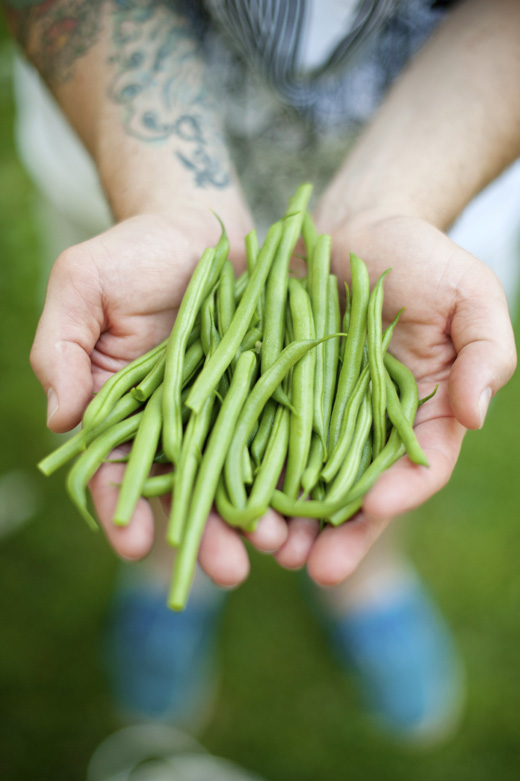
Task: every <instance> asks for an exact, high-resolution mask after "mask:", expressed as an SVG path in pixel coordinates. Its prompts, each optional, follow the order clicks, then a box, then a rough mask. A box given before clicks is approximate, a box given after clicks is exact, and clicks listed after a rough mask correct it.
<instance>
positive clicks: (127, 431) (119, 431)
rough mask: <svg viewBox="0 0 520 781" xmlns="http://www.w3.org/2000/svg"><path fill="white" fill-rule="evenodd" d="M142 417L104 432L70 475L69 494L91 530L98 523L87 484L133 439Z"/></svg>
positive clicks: (83, 454)
mask: <svg viewBox="0 0 520 781" xmlns="http://www.w3.org/2000/svg"><path fill="white" fill-rule="evenodd" d="M142 416H143V413H142V412H138V413H137V415H133V416H132V417H130V418H127V419H126V420H122V421H120V422H119V423H116V424H115V425H114V426H111V427H110V428H109V429H107V430H106V431H104V432H103V433H102V434H101V435H100V436H98V437H97V438H96V439H95V440H94V441H93V442H92V443H91V444H90V445H89V446H88V448H87V449H86V450H85V452H84V453H82V454H81V456H80V457H79V458H78V460H77V461H76V463H75V464H74V466H73V467H72V469H71V470H70V472H69V474H68V477H67V492H68V494H69V496H70V498H71V499H72V501H73V503H74V504H75V505H76V507H77V509H78V510H79V512H80V514H81V515H82V516H83V518H84V519H85V520H86V522H87V523H88V525H89V526H90V527H91V528H94V529H97V523H96V520H95V519H94V517H93V516H92V515H91V513H90V512H89V510H88V507H87V484H88V482H89V480H90V479H91V478H92V477H93V476H94V474H95V473H96V472H97V470H98V469H99V467H100V466H101V464H102V462H103V460H104V459H105V458H106V457H107V455H108V454H109V453H110V452H111V451H112V450H113V449H114V448H116V447H118V446H119V445H122V444H123V442H128V440H130V439H132V437H133V435H134V434H135V432H136V431H137V428H138V426H139V423H140V422H141V418H142Z"/></svg>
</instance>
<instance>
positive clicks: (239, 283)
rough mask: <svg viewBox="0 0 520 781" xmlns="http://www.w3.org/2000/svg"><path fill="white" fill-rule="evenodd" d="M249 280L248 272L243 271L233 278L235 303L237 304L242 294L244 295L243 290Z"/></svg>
mask: <svg viewBox="0 0 520 781" xmlns="http://www.w3.org/2000/svg"><path fill="white" fill-rule="evenodd" d="M248 282H249V272H248V271H244V272H243V273H242V274H240V276H239V277H237V279H236V280H235V303H236V304H237V306H238V304H239V303H240V301H241V300H242V296H243V295H244V290H245V289H246V287H247V285H248Z"/></svg>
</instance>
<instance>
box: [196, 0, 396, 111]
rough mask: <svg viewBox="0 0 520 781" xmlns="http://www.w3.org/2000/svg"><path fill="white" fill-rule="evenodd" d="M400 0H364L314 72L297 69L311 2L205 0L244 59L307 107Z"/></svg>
mask: <svg viewBox="0 0 520 781" xmlns="http://www.w3.org/2000/svg"><path fill="white" fill-rule="evenodd" d="M314 1H315V2H316V0H314ZM401 1H402V0H360V1H359V3H358V6H357V9H356V11H355V16H354V18H353V20H352V21H351V24H350V26H349V29H348V30H346V31H345V36H344V37H343V38H342V39H341V41H340V43H339V44H338V45H337V46H336V47H335V48H334V50H333V51H332V53H331V54H330V55H329V57H328V58H327V60H326V61H325V62H324V63H323V64H322V65H321V66H320V67H319V68H318V69H316V70H315V71H313V72H312V73H310V74H303V73H301V72H300V71H299V70H298V63H299V61H300V56H299V55H300V49H301V45H302V33H303V31H304V29H305V23H306V19H307V14H308V12H309V0H206V3H205V5H206V7H207V9H208V11H209V13H210V15H211V16H212V18H213V19H214V20H215V21H216V22H217V23H218V24H219V26H220V27H221V29H222V31H223V32H224V33H225V35H226V36H227V38H228V39H229V40H230V42H231V44H232V46H233V48H234V49H235V51H237V52H238V53H239V55H240V57H241V59H242V60H243V61H245V62H246V63H247V64H248V66H249V67H252V68H253V69H254V70H256V71H258V72H260V73H262V74H263V76H264V78H265V79H266V80H267V81H268V82H269V83H270V84H271V85H272V86H273V87H274V88H275V89H276V91H277V92H278V93H279V94H280V95H281V96H282V97H284V98H285V100H287V102H288V103H290V104H291V105H293V106H295V107H306V106H309V105H310V104H312V103H313V102H314V101H313V94H314V93H316V92H319V91H320V89H321V87H322V83H323V81H324V80H327V79H329V78H330V76H331V75H332V74H335V73H338V72H341V71H343V70H344V69H345V68H347V67H348V65H349V64H350V63H351V62H352V61H353V60H354V59H355V58H356V55H357V54H358V53H359V52H360V51H361V50H362V49H363V48H364V47H365V46H366V44H367V42H368V41H370V40H371V39H372V38H373V36H374V35H375V34H376V33H377V31H378V30H379V29H380V28H381V26H382V25H383V23H384V22H385V20H386V19H388V18H389V17H390V16H391V15H392V14H393V13H394V12H395V10H396V8H397V6H398V5H399V4H400V2H401Z"/></svg>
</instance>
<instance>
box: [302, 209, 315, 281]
mask: <svg viewBox="0 0 520 781" xmlns="http://www.w3.org/2000/svg"><path fill="white" fill-rule="evenodd" d="M302 233H303V243H304V244H305V253H306V255H307V283H308V286H309V290H312V276H313V275H312V260H313V253H314V247H315V246H316V241H317V240H318V231H317V230H316V226H315V224H314V221H313V219H312V217H311V215H310V214H309V212H305V214H304V215H303V224H302Z"/></svg>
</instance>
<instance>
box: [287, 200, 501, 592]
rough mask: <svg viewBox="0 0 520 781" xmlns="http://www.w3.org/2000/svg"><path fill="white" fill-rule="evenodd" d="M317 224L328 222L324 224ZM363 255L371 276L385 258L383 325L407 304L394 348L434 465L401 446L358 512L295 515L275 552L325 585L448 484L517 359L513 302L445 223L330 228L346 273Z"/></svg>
mask: <svg viewBox="0 0 520 781" xmlns="http://www.w3.org/2000/svg"><path fill="white" fill-rule="evenodd" d="M320 228H321V229H322V230H324V231H327V226H326V225H321V226H320ZM350 251H352V252H354V253H355V254H357V255H358V256H359V257H360V258H362V259H363V260H364V261H365V263H366V264H367V266H368V268H369V272H370V282H371V286H373V285H374V284H375V282H376V281H377V278H378V277H379V275H380V274H381V273H382V272H383V271H384V270H385V269H387V268H392V271H391V273H390V274H388V276H387V277H386V279H385V283H384V289H385V297H384V309H383V320H384V325H388V324H389V323H390V322H391V321H392V320H393V318H394V316H395V314H396V312H397V311H398V310H399V309H401V308H402V307H405V311H404V312H403V314H402V315H401V318H400V321H399V324H398V326H397V328H396V330H395V334H394V337H393V339H392V343H391V346H390V352H392V353H393V354H395V356H396V357H397V358H399V359H400V360H401V361H402V362H403V363H404V364H406V366H408V367H409V368H410V369H411V370H412V372H413V374H414V376H415V378H416V380H417V383H418V387H419V398H421V397H424V396H426V395H428V394H429V393H430V392H431V391H432V390H433V389H434V388H435V386H436V385H437V383H438V384H439V388H438V391H437V393H436V395H435V396H434V398H433V399H431V400H430V401H428V403H427V404H424V406H421V407H420V408H419V410H418V413H417V416H416V420H415V432H416V434H417V437H418V439H419V442H420V444H421V446H422V448H423V450H424V451H425V453H426V456H427V458H428V461H429V464H430V466H429V467H424V466H416V465H414V464H413V463H412V462H411V461H410V459H409V458H408V457H407V456H403V457H402V458H401V459H399V461H398V462H396V463H395V464H394V465H393V466H392V467H391V468H390V469H389V470H388V471H386V472H385V473H383V474H382V475H381V476H380V477H379V479H378V480H377V482H376V483H375V485H374V486H373V488H372V489H371V490H370V491H369V493H368V494H367V495H366V497H365V499H364V502H363V507H362V510H361V512H359V513H358V514H357V515H356V516H355V517H354V518H353V519H352V520H351V521H347V522H346V523H344V524H343V525H342V526H339V527H337V528H334V527H326V528H325V529H324V530H323V531H322V532H321V533H320V532H319V526H318V523H317V522H316V521H312V520H310V519H303V518H292V519H290V520H289V521H288V524H289V536H288V539H287V541H286V542H285V544H284V545H283V546H282V548H281V549H280V550H279V551H278V553H277V554H275V557H276V559H277V561H278V562H279V563H280V564H281V565H283V566H285V567H289V568H297V567H301V566H303V565H304V564H305V563H306V562H307V567H308V571H309V574H310V575H311V577H312V578H313V579H314V580H315V581H316V582H318V583H319V584H322V585H329V586H330V585H336V584H338V583H340V582H342V581H343V580H345V579H346V578H347V577H348V576H349V575H350V574H351V573H352V572H353V571H354V570H355V569H356V567H357V566H358V564H359V563H360V562H361V561H362V559H363V558H364V556H365V555H366V554H367V553H368V551H369V550H370V547H371V545H372V544H373V543H374V542H375V540H376V539H377V537H378V536H379V535H380V534H381V532H382V531H383V530H384V529H385V527H386V526H387V525H388V523H389V521H390V520H391V518H392V517H394V516H396V515H399V514H401V513H404V512H406V511H408V510H411V509H412V508H415V507H418V506H419V505H421V504H422V503H423V502H425V501H426V500H427V499H428V498H429V497H430V496H432V495H433V494H434V493H435V492H437V491H438V490H439V489H440V488H442V487H443V486H444V485H445V484H446V482H447V481H448V480H449V478H450V475H451V473H452V471H453V469H454V467H455V464H456V461H457V458H458V455H459V451H460V447H461V444H462V439H463V437H464V434H465V432H466V429H476V428H480V427H481V426H482V425H483V423H484V419H485V417H486V412H487V408H488V404H489V401H490V399H491V397H492V396H494V395H495V393H496V392H497V391H498V390H499V389H500V388H501V387H502V386H503V385H504V384H505V383H506V382H507V381H508V380H509V379H510V377H511V376H512V374H513V372H514V369H515V366H516V353H515V344H514V336H513V331H512V327H511V322H510V319H509V314H508V308H507V302H506V298H505V294H504V291H503V289H502V286H501V284H500V282H499V281H498V279H497V278H496V276H495V275H494V274H493V272H492V271H490V269H489V268H487V267H486V266H485V265H484V264H483V263H481V262H480V261H479V260H477V259H476V258H475V257H473V256H472V255H470V254H469V253H468V252H466V251H464V250H463V249H461V248H460V247H458V246H457V245H456V244H454V243H453V242H452V241H451V240H450V239H449V238H448V237H447V236H446V235H445V234H444V233H442V232H441V231H439V230H437V229H436V228H434V227H433V226H432V225H430V224H428V223H426V222H424V221H423V220H421V219H418V218H416V217H406V216H386V215H384V214H383V215H368V216H365V217H361V218H358V219H356V220H355V221H352V222H350V223H345V224H343V225H342V226H340V228H339V229H337V230H336V231H334V232H333V258H332V270H333V271H334V273H335V274H336V275H337V276H338V278H339V280H340V282H341V280H343V279H346V280H349V281H350V268H349V253H350Z"/></svg>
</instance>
